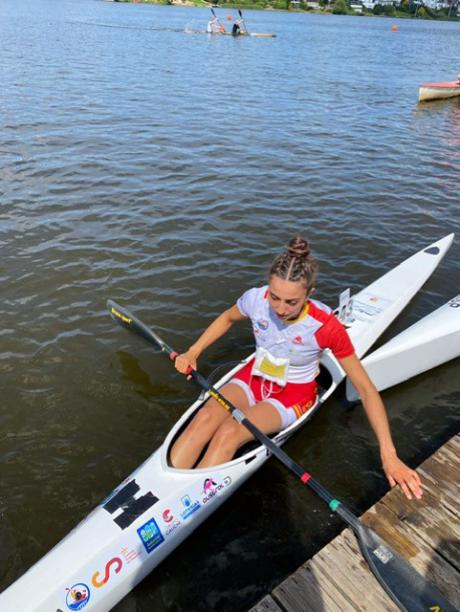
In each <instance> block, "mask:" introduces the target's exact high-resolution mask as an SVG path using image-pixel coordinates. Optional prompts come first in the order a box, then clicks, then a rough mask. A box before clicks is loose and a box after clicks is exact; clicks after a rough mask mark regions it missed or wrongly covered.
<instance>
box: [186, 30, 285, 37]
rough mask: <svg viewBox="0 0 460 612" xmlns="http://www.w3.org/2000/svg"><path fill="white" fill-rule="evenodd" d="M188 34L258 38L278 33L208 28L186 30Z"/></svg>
mask: <svg viewBox="0 0 460 612" xmlns="http://www.w3.org/2000/svg"><path fill="white" fill-rule="evenodd" d="M185 31H186V32H187V34H207V35H208V36H233V37H234V38H240V37H242V36H254V37H256V38H276V34H273V33H272V32H244V33H240V34H233V33H232V32H207V31H206V30H185Z"/></svg>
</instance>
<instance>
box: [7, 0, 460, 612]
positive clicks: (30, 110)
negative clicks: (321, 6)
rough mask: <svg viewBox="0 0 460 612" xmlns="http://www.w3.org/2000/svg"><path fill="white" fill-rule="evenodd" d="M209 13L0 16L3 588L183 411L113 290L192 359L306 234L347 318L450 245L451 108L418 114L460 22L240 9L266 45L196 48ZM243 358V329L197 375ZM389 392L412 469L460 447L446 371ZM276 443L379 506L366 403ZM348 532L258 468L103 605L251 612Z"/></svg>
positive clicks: (448, 58) (16, 5) (322, 284)
mask: <svg viewBox="0 0 460 612" xmlns="http://www.w3.org/2000/svg"><path fill="white" fill-rule="evenodd" d="M219 13H220V15H221V16H222V18H223V19H224V20H225V16H226V14H227V11H224V10H221V11H219ZM233 14H234V15H235V11H233ZM208 18H209V10H208V9H192V8H175V7H166V6H149V5H141V4H119V3H108V2H98V1H89V0H79V1H77V0H59V1H58V0H42V1H38V0H28V1H25V0H3V1H2V3H1V4H0V24H1V25H0V28H1V37H0V50H1V52H0V83H1V86H0V114H1V122H0V168H1V184H0V197H1V207H0V249H1V251H0V252H1V260H0V278H1V281H2V300H1V301H0V314H1V320H2V327H1V330H0V337H1V343H0V373H1V380H2V396H3V400H2V402H1V406H0V423H1V434H0V465H1V480H0V512H1V518H2V520H1V522H0V588H3V587H5V586H7V585H8V584H10V583H11V582H12V581H13V580H15V579H16V578H17V577H18V576H20V575H21V574H22V573H23V572H24V571H25V570H26V569H27V568H28V567H29V566H30V565H31V564H33V563H34V562H35V561H37V560H38V559H39V558H40V557H41V556H42V555H44V554H45V553H46V552H47V551H48V550H49V549H50V548H51V547H52V546H53V545H54V544H55V543H56V542H58V541H59V540H60V539H61V538H62V537H63V536H64V535H65V534H66V533H67V532H68V531H69V530H70V529H71V528H72V527H73V526H74V525H75V524H76V523H77V522H78V521H79V520H81V519H82V518H83V517H84V516H85V515H86V514H87V513H88V512H89V511H90V510H91V509H92V508H93V507H94V506H95V505H97V504H98V503H99V502H100V501H101V500H102V499H103V498H104V497H105V496H106V495H107V494H108V493H109V492H110V491H111V490H112V489H113V488H114V487H115V486H116V485H118V484H119V482H120V481H121V480H123V479H124V478H125V477H126V476H127V475H128V474H129V473H130V472H131V471H132V470H133V469H134V468H136V467H137V466H138V465H139V464H140V463H141V462H142V461H143V460H144V459H145V458H146V457H147V456H148V455H149V454H150V453H151V452H152V451H153V450H154V449H155V448H157V447H158V446H159V445H160V443H161V442H162V440H163V438H164V436H165V434H166V433H167V432H168V431H169V429H170V428H171V426H172V425H173V423H174V422H175V421H176V420H177V418H178V417H179V416H180V414H181V413H182V412H183V411H184V409H185V408H186V406H187V405H188V404H189V403H190V402H191V401H192V400H193V399H194V397H195V395H196V391H195V389H194V388H193V387H192V385H191V384H188V383H187V382H185V381H184V380H183V379H182V378H180V377H179V375H176V374H175V373H174V370H173V369H172V367H171V365H170V364H169V363H168V361H167V360H166V359H165V358H164V357H163V356H161V355H158V354H154V353H152V351H151V350H150V348H149V347H148V346H146V345H144V344H142V343H141V342H140V341H137V340H136V339H134V338H133V337H131V336H129V334H127V333H126V332H123V331H121V330H120V329H119V328H118V327H117V326H116V325H115V324H114V323H113V322H112V321H111V319H110V318H109V316H108V314H107V312H106V306H105V303H106V299H107V298H108V297H112V298H114V299H116V300H117V301H120V302H121V303H122V304H124V305H126V306H128V307H130V308H131V309H132V310H133V311H135V312H136V313H138V314H139V316H141V317H142V319H143V320H145V321H146V322H147V323H148V324H151V325H155V326H157V327H158V328H159V329H160V330H161V331H162V333H163V335H164V336H165V339H166V340H167V341H168V342H169V343H170V344H172V345H173V346H175V347H177V348H178V349H179V350H182V349H184V348H186V347H187V346H188V345H189V343H191V342H192V340H193V339H194V338H196V336H197V334H198V333H199V332H200V331H201V330H202V329H203V328H204V327H205V326H206V325H207V324H208V323H209V322H210V320H211V319H212V317H214V316H215V315H216V314H217V313H218V312H220V311H221V310H223V309H224V308H226V307H227V306H229V305H230V304H232V303H233V302H234V301H235V299H236V298H237V297H238V296H239V295H240V294H241V293H242V292H243V291H244V290H245V289H246V288H247V287H249V286H253V285H257V284H261V283H263V282H264V279H265V274H266V270H267V266H268V265H269V264H270V262H271V260H272V258H273V256H274V255H276V254H277V253H278V252H279V250H280V249H281V248H282V247H283V246H284V245H285V244H286V243H287V241H288V240H289V239H290V237H291V236H292V235H293V234H295V233H297V232H301V233H302V234H303V235H305V236H306V237H308V238H309V239H310V240H311V243H312V246H313V250H314V252H315V254H316V255H317V257H318V258H319V260H320V262H321V276H320V279H319V282H318V290H317V294H316V295H317V296H318V298H320V299H322V300H323V301H325V302H326V303H329V304H330V305H331V306H335V305H336V303H337V296H338V294H339V293H340V291H341V290H343V289H344V288H346V287H348V286H350V287H351V288H352V291H355V290H358V289H360V288H361V287H363V286H365V285H366V284H368V283H369V282H371V281H372V280H374V279H375V278H377V277H378V276H379V275H380V274H381V273H383V272H385V271H386V270H388V269H390V268H391V267H393V266H394V265H395V264H397V263H398V262H400V261H402V260H403V259H405V258H406V257H407V256H409V255H410V254H412V253H413V252H415V251H417V250H419V249H420V248H422V247H424V246H425V245H427V244H429V243H431V242H433V241H435V240H437V239H438V238H440V237H442V236H444V235H445V234H448V233H450V232H453V231H455V232H457V233H459V231H460V222H459V221H460V215H459V212H460V204H459V184H460V181H459V178H460V101H459V100H452V101H447V102H441V103H432V104H429V105H426V106H419V105H417V88H418V84H419V82H422V81H433V80H450V79H452V78H453V77H455V76H456V75H457V73H458V72H459V71H460V70H459V64H458V57H459V56H460V24H459V23H447V22H432V21H399V22H398V21H397V20H389V19H385V18H364V17H363V18H358V17H356V18H350V17H341V16H320V15H308V14H288V13H277V12H256V11H245V18H246V23H247V25H248V28H249V29H250V30H253V31H259V32H275V33H276V34H277V38H270V39H268V38H263V39H262V38H237V39H233V38H232V37H208V36H206V35H200V34H191V33H186V31H185V30H187V31H188V32H190V31H191V30H199V29H204V28H205V25H206V22H207V19H208ZM393 23H398V25H399V28H400V29H399V31H398V32H392V31H391V25H392V24H393ZM459 255H460V236H459V237H458V238H457V239H456V241H455V242H454V245H453V246H452V248H451V250H450V252H449V253H448V254H447V256H446V258H445V260H444V261H443V263H442V264H441V266H440V268H439V270H438V271H437V272H436V273H435V274H434V276H433V277H432V279H430V281H429V282H428V283H427V284H426V286H425V287H424V289H423V290H422V291H421V293H420V294H419V295H418V296H417V297H416V298H415V299H414V300H413V302H412V303H411V304H410V305H409V307H408V308H407V309H406V310H405V312H404V313H403V315H402V316H401V317H400V318H399V319H398V320H397V322H396V323H395V324H394V325H393V326H392V327H391V329H390V330H389V332H388V333H387V334H386V335H385V337H384V338H383V339H388V338H389V337H390V336H392V335H394V334H395V333H396V332H398V331H400V330H402V329H404V328H405V327H407V326H408V325H410V324H412V323H413V322H415V321H416V320H417V319H419V318H421V317H422V316H424V315H425V314H427V313H428V312H430V311H431V310H434V309H435V308H437V307H438V306H440V305H441V304H443V303H444V302H445V301H447V300H448V299H449V298H451V297H454V296H455V295H457V294H459V293H460V271H459V267H458V260H459ZM250 350H251V333H250V330H249V328H248V327H247V326H244V325H243V326H240V327H238V328H237V329H234V330H232V332H231V334H230V335H229V336H228V337H227V338H226V339H224V340H222V341H220V342H219V343H218V344H217V345H216V346H215V347H213V348H212V349H210V350H209V351H208V352H207V353H206V355H205V356H203V358H202V360H201V363H200V367H201V369H202V371H203V372H204V373H206V374H207V373H209V372H210V370H211V369H212V368H213V367H214V366H215V365H217V364H219V363H222V362H226V361H230V360H232V359H238V358H241V357H242V356H244V355H246V354H247V353H248V352H249V351H250ZM384 400H385V403H386V405H387V408H388V412H389V415H390V419H391V424H392V428H393V432H394V438H395V441H396V444H397V446H398V448H399V451H400V454H401V456H402V457H403V458H404V459H405V460H406V461H408V462H409V464H411V465H416V464H418V463H419V462H420V461H422V460H423V459H424V458H425V457H427V456H428V455H429V454H430V453H431V452H432V451H434V450H435V449H436V448H438V447H439V446H440V445H441V444H442V443H443V442H444V441H445V440H446V439H448V438H449V437H450V436H451V435H452V434H453V433H455V432H457V431H458V429H459V419H458V405H459V400H460V377H459V376H458V361H457V362H452V363H450V364H447V365H445V366H443V367H441V368H439V369H438V370H436V372H432V373H427V374H424V375H422V376H420V377H418V378H416V379H415V380H413V381H411V382H408V383H406V384H404V385H401V386H399V387H398V388H397V389H394V390H391V391H387V392H385V393H384ZM286 450H287V451H288V453H289V454H291V455H292V457H293V458H294V459H295V460H296V461H298V462H300V463H301V464H303V465H305V467H306V468H307V469H310V470H311V471H312V472H313V473H314V474H315V475H316V476H317V477H318V479H319V480H320V481H321V482H322V483H323V484H324V485H325V486H326V487H327V488H329V489H330V490H331V491H332V492H334V494H336V495H337V496H339V497H341V498H343V500H344V501H345V502H347V503H348V504H349V505H350V506H351V507H352V508H353V509H354V510H355V511H356V512H361V511H363V510H364V509H366V508H367V507H369V506H370V505H371V504H372V503H374V502H375V501H376V500H377V499H378V498H379V497H380V496H382V495H383V493H384V492H385V491H386V487H387V485H386V482H385V479H384V477H383V474H382V472H381V470H380V467H379V459H378V453H377V451H376V445H375V443H374V439H373V436H372V434H371V432H370V429H369V426H368V425H367V423H366V420H365V417H364V416H363V414H362V411H361V409H360V408H359V407H357V408H355V409H353V410H351V411H350V410H345V409H344V408H343V406H342V405H341V403H340V401H339V400H338V399H332V400H330V401H329V402H328V403H327V404H326V405H325V406H324V408H323V409H322V411H321V412H320V413H319V414H318V415H317V416H316V417H315V419H314V420H313V421H312V422H311V424H309V425H308V426H307V427H305V429H304V430H303V431H302V432H301V433H300V434H299V435H297V436H296V437H295V439H293V440H291V441H290V442H289V443H288V444H287V446H286ZM341 527H342V526H341V523H340V522H339V521H338V520H337V519H336V518H335V517H333V516H331V515H330V514H329V513H328V511H327V508H326V507H324V506H323V504H322V502H320V501H319V500H317V499H316V498H315V497H314V496H313V495H312V494H310V493H309V492H308V491H305V490H304V489H303V488H301V487H299V486H298V485H297V483H296V482H295V480H294V479H293V478H292V476H291V475H290V474H289V473H287V472H286V471H285V470H284V468H283V467H281V466H279V465H278V464H277V463H276V462H275V461H274V460H271V461H269V462H268V463H267V464H266V466H265V467H264V468H263V469H262V470H261V471H260V472H259V473H258V474H257V475H256V476H255V477H254V478H253V479H252V480H250V481H249V482H248V483H247V484H246V485H245V486H244V487H243V488H242V489H241V490H240V491H239V492H237V493H236V494H235V495H234V496H233V498H232V499H231V500H230V501H228V502H227V503H226V504H225V505H224V506H223V507H222V508H221V509H220V510H219V511H217V512H216V513H215V515H214V516H213V517H212V518H211V519H210V520H208V521H207V523H205V524H204V525H203V526H202V527H201V528H200V529H199V530H198V531H197V532H195V534H194V535H193V537H191V538H190V539H189V540H188V541H187V542H186V543H185V544H184V545H182V546H181V547H180V548H179V549H178V550H176V552H175V553H174V554H173V555H171V557H169V559H168V560H167V561H166V562H164V563H163V564H162V565H161V566H160V567H158V568H157V569H156V570H155V571H154V573H153V574H151V575H150V576H149V577H148V578H147V579H146V580H144V582H143V583H142V584H141V585H140V586H139V587H137V588H136V589H135V590H134V591H133V592H132V593H131V594H130V595H129V596H128V597H127V598H126V599H125V600H124V601H123V602H121V603H120V604H119V605H118V606H117V608H116V609H117V610H118V611H119V612H133V611H136V612H151V611H152V610H167V611H170V612H173V611H174V612H179V611H181V612H182V611H185V610H187V611H189V610H194V611H195V610H196V611H202V610H203V611H204V610H219V611H225V610H232V612H235V611H236V610H245V609H247V608H249V607H250V606H251V605H252V604H254V603H255V602H256V601H257V600H258V599H259V598H260V597H261V596H262V595H263V594H264V593H265V592H266V591H267V590H268V589H270V588H271V587H273V586H274V585H275V584H276V583H278V582H279V581H280V580H281V579H283V578H284V577H285V576H286V575H287V574H288V573H290V572H291V571H293V570H294V569H296V568H297V566H298V565H299V564H300V563H301V562H302V561H303V560H305V559H306V558H307V557H309V556H310V555H312V554H313V553H314V552H315V551H316V550H317V549H318V548H319V547H320V546H322V545H323V544H324V543H325V542H327V541H328V540H329V539H330V538H331V537H333V536H334V535H335V534H336V533H338V531H339V530H340V529H341Z"/></svg>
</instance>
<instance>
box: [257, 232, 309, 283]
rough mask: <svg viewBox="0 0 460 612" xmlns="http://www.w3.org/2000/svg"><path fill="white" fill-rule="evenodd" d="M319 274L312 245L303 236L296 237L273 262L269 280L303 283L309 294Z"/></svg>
mask: <svg viewBox="0 0 460 612" xmlns="http://www.w3.org/2000/svg"><path fill="white" fill-rule="evenodd" d="M317 274H318V264H317V262H316V259H315V258H314V257H312V256H311V255H310V244H309V242H308V240H305V239H304V238H302V237H301V236H295V238H293V239H292V240H291V241H290V242H289V244H288V247H287V249H286V251H284V253H281V254H280V255H278V257H276V258H275V260H274V261H273V264H272V266H271V268H270V273H269V278H271V277H272V276H278V277H279V278H281V279H283V280H287V281H291V282H294V283H302V285H303V286H304V287H305V289H306V290H307V294H308V293H310V292H311V290H312V289H313V288H314V286H315V281H316V276H317Z"/></svg>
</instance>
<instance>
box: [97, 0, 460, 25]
mask: <svg viewBox="0 0 460 612" xmlns="http://www.w3.org/2000/svg"><path fill="white" fill-rule="evenodd" d="M103 1H104V2H120V3H125V4H158V5H163V6H186V7H197V8H209V9H219V10H221V11H224V10H226V9H227V10H238V9H239V10H257V11H277V12H282V13H299V14H312V15H344V16H349V17H387V18H393V19H419V20H423V21H453V22H459V21H460V15H455V16H450V17H449V16H448V15H442V14H439V12H440V11H434V10H433V9H430V8H429V7H423V6H422V7H421V10H423V11H424V13H423V14H420V11H419V14H411V13H408V12H406V11H404V10H398V9H397V8H396V7H393V11H391V10H390V11H388V12H385V10H384V9H383V10H382V11H381V12H380V11H379V12H377V13H376V12H374V11H373V10H368V9H365V8H364V7H363V10H362V11H354V10H353V9H352V8H351V7H348V6H346V4H345V0H336V2H335V3H334V4H332V3H331V4H330V5H328V7H327V8H326V7H325V8H319V9H317V8H309V7H307V8H305V9H304V8H301V7H296V8H291V7H288V8H282V7H280V6H276V4H278V5H279V4H280V1H279V0H274V5H273V6H272V5H270V6H260V4H257V3H254V4H251V3H250V2H249V3H247V4H246V3H245V4H244V5H242V4H241V3H237V4H233V3H231V2H229V3H226V4H224V5H220V6H219V5H217V4H211V3H210V2H206V0H103ZM336 3H340V8H339V7H338V6H337V4H336ZM376 6H382V5H378V4H377V5H376ZM344 7H345V8H344Z"/></svg>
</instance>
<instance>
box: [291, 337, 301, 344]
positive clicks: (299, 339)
mask: <svg viewBox="0 0 460 612" xmlns="http://www.w3.org/2000/svg"><path fill="white" fill-rule="evenodd" d="M292 342H293V343H294V344H303V343H304V342H303V338H302V336H296V337H295V338H293V339H292Z"/></svg>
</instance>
